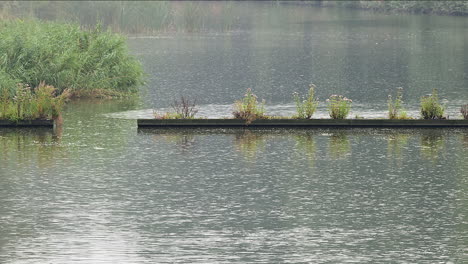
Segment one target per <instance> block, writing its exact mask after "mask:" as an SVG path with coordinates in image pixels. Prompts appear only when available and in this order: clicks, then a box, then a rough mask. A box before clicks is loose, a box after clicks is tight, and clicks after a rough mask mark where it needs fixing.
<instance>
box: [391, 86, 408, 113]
mask: <svg viewBox="0 0 468 264" xmlns="http://www.w3.org/2000/svg"><path fill="white" fill-rule="evenodd" d="M387 105H388V118H389V119H408V115H407V114H406V111H405V110H404V109H403V88H401V87H399V88H397V94H396V97H395V100H393V99H392V96H391V95H388V101H387Z"/></svg>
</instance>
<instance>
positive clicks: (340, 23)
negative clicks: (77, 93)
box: [0, 3, 468, 263]
mask: <svg viewBox="0 0 468 264" xmlns="http://www.w3.org/2000/svg"><path fill="white" fill-rule="evenodd" d="M206 5H209V3H206ZM231 5H234V7H235V8H233V9H232V16H233V18H234V20H233V21H235V22H233V25H232V27H229V30H206V31H201V32H192V33H190V32H189V33H164V34H162V33H161V34H158V35H153V36H141V35H140V36H133V37H131V38H130V39H129V44H130V48H131V51H132V53H134V54H135V55H137V56H139V58H140V59H141V60H142V62H143V65H144V67H145V70H146V72H147V73H148V85H147V86H146V87H143V88H142V94H143V96H142V99H141V100H137V101H130V100H114V101H75V102H72V103H70V104H69V105H68V106H67V108H66V111H65V113H64V124H63V127H62V128H61V129H57V130H55V131H52V130H49V129H5V128H2V129H0V148H1V151H0V263H466V262H467V261H468V158H467V155H468V131H467V130H466V129H414V130H405V129H351V130H342V129H309V130H307V129H294V130H288V129H284V130H283V129H281V130H280V129H259V130H253V129H250V130H243V129H192V130H182V129H177V130H174V129H164V130H154V129H137V127H136V121H135V118H138V117H150V116H152V112H153V110H151V109H156V111H165V110H166V109H167V107H169V105H170V103H171V102H172V100H174V99H177V98H178V97H179V96H180V95H186V96H188V97H190V98H195V99H196V100H197V103H198V104H199V105H200V116H207V117H219V116H229V115H230V111H231V108H230V106H231V104H232V102H233V101H234V100H236V99H238V98H240V97H241V96H242V95H243V94H244V92H245V89H246V88H248V87H251V88H252V89H253V90H254V92H255V93H256V94H257V95H258V97H259V98H265V99H266V104H267V110H268V112H269V113H271V114H275V115H290V114H292V113H294V105H293V103H292V102H291V101H292V99H291V94H292V92H294V91H297V92H303V93H305V92H306V90H307V87H308V84H309V83H314V84H316V85H317V93H318V96H319V97H320V99H321V101H322V102H323V101H324V99H325V98H326V97H328V96H329V95H330V94H334V93H340V94H344V95H345V96H348V97H350V98H352V99H353V100H354V102H353V113H352V114H353V116H354V115H359V116H364V117H383V116H385V114H386V113H385V112H386V105H385V104H386V99H387V95H388V94H389V93H391V92H393V91H394V89H395V88H396V87H403V89H404V96H405V103H406V104H405V107H406V108H407V109H408V112H409V113H410V114H411V115H413V116H418V100H419V97H420V96H421V95H424V94H427V93H430V91H431V89H432V88H438V89H439V94H440V96H441V98H443V99H445V102H446V104H447V109H448V112H449V114H450V115H451V116H453V117H459V114H458V113H457V111H458V108H459V107H460V105H461V104H463V103H466V102H467V101H468V93H467V91H466V88H467V87H468V78H467V72H468V69H467V65H468V64H467V63H466V62H467V61H468V57H467V56H468V55H467V53H466V48H465V43H466V40H467V38H468V34H467V33H468V32H467V30H468V29H467V28H468V27H466V25H467V24H468V19H467V18H462V17H437V16H418V15H386V14H375V13H372V12H363V11H351V10H348V9H329V8H317V7H310V6H302V5H299V6H298V5H276V4H259V3H234V4H232V3H231ZM214 15H216V13H215V14H214ZM214 15H213V16H214ZM316 116H317V117H326V106H325V104H324V103H322V104H321V105H320V107H319V112H318V113H317V115H316Z"/></svg>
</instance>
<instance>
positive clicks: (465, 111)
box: [460, 104, 468, 119]
mask: <svg viewBox="0 0 468 264" xmlns="http://www.w3.org/2000/svg"><path fill="white" fill-rule="evenodd" d="M460 113H461V114H462V115H463V118H464V119H468V104H466V105H463V106H462V107H461V108H460Z"/></svg>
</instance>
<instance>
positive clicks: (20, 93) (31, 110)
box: [0, 82, 70, 121]
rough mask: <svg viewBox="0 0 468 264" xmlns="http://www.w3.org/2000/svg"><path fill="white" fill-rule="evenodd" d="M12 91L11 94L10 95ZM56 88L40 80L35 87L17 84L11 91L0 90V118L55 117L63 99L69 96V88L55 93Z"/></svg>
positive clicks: (30, 118)
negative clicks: (60, 92) (58, 93)
mask: <svg viewBox="0 0 468 264" xmlns="http://www.w3.org/2000/svg"><path fill="white" fill-rule="evenodd" d="M11 92H13V96H11V94H10V93H11ZM56 92H57V90H56V89H55V88H54V87H53V86H50V85H45V84H44V82H41V83H40V84H39V86H37V87H36V88H35V89H32V88H31V87H29V85H25V84H18V85H17V86H16V89H14V90H13V91H11V90H8V89H2V90H0V119H6V120H12V121H18V120H34V119H55V118H57V117H58V116H59V115H60V113H61V111H62V108H63V106H64V104H65V101H66V100H67V99H68V97H69V96H70V93H69V90H64V91H63V92H62V94H60V95H58V96H57V95H56Z"/></svg>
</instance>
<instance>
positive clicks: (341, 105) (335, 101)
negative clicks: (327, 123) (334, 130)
mask: <svg viewBox="0 0 468 264" xmlns="http://www.w3.org/2000/svg"><path fill="white" fill-rule="evenodd" d="M327 102H328V113H329V114H330V117H331V118H332V119H345V118H346V117H347V116H348V114H349V111H351V104H352V103H353V101H352V100H351V99H348V98H346V97H344V96H342V95H336V94H334V95H331V96H330V98H329V99H327Z"/></svg>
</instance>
